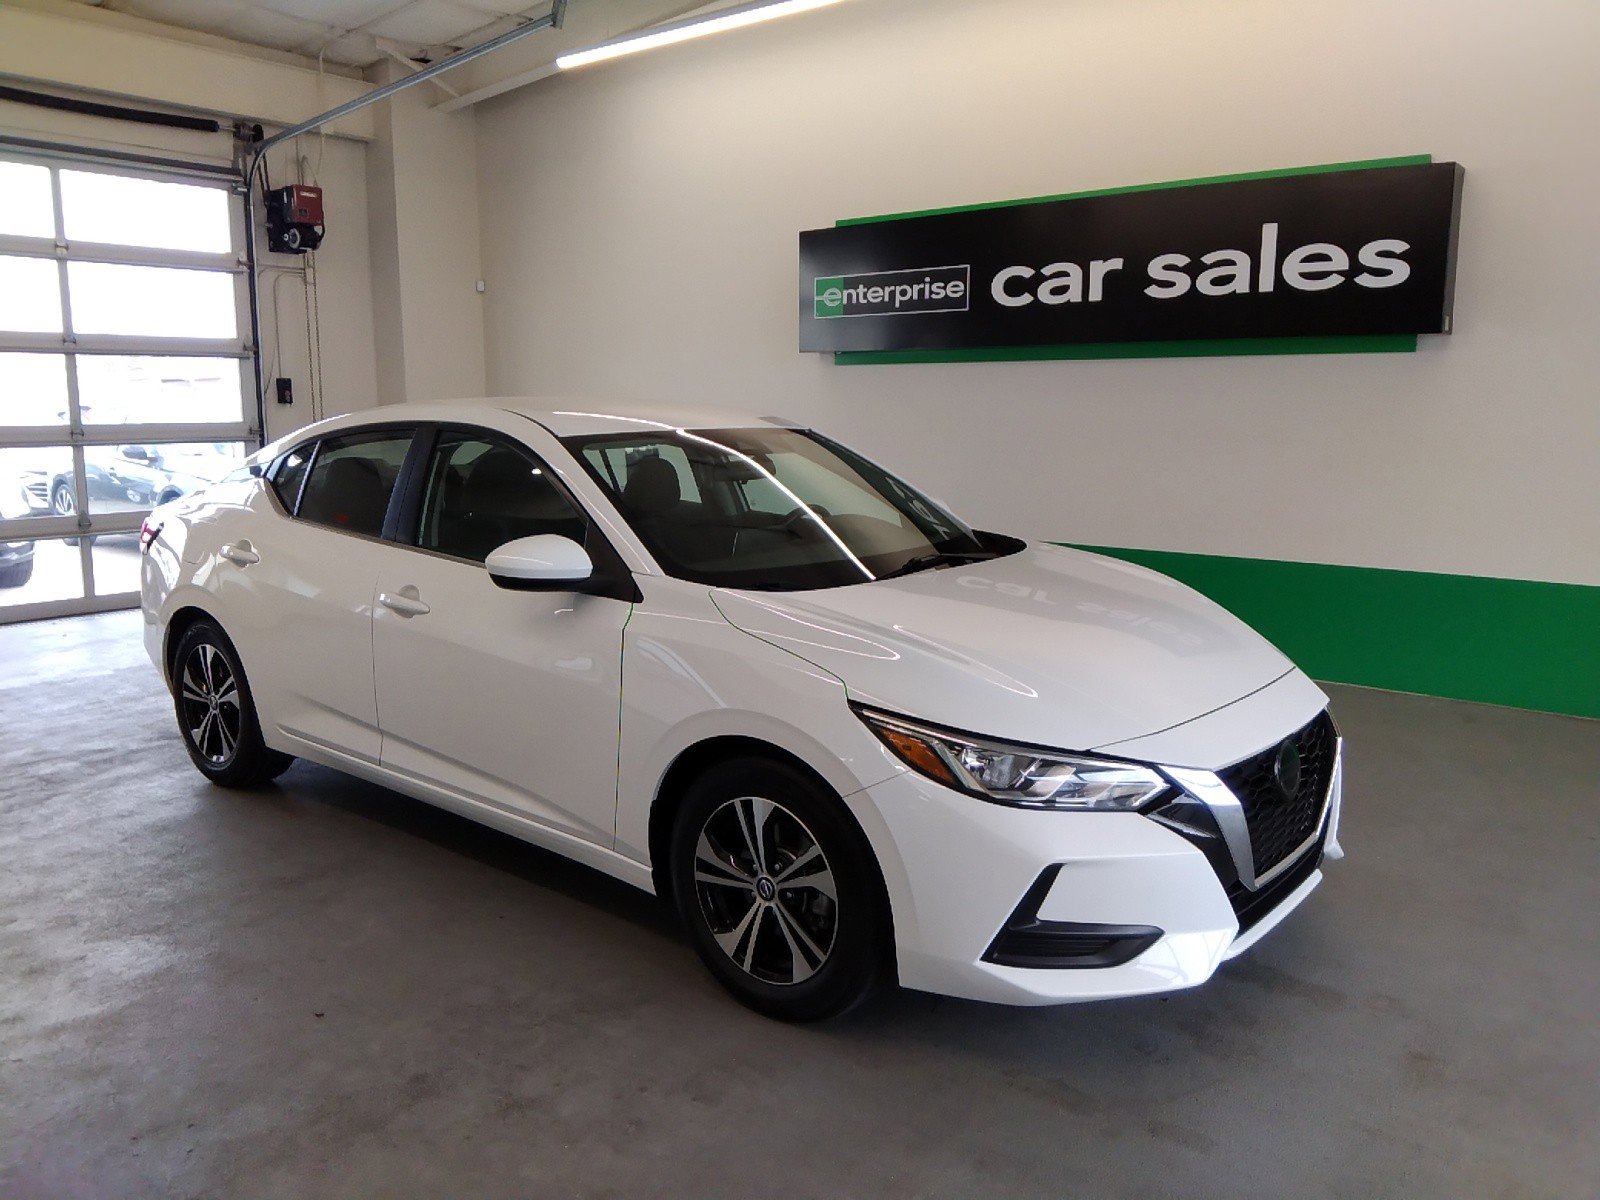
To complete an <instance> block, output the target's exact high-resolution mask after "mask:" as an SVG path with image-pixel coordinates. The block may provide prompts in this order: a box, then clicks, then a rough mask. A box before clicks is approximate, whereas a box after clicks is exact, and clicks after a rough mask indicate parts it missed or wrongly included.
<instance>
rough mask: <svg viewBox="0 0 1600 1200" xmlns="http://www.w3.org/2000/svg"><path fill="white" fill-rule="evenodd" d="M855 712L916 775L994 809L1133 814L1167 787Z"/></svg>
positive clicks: (1134, 769)
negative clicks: (996, 806) (990, 804)
mask: <svg viewBox="0 0 1600 1200" xmlns="http://www.w3.org/2000/svg"><path fill="white" fill-rule="evenodd" d="M852 708H854V709H855V713H856V715H857V716H858V717H860V718H861V719H862V720H863V721H865V722H866V724H867V728H868V729H870V730H872V732H873V733H875V734H877V735H878V738H879V739H880V740H881V741H882V742H883V744H884V745H885V746H888V747H889V749H890V750H892V751H893V752H894V754H895V756H896V757H897V758H899V759H900V761H901V762H903V763H905V764H906V765H907V766H908V767H910V768H911V769H912V770H914V771H916V772H918V773H919V774H921V775H926V776H927V777H928V778H929V779H932V780H935V781H937V782H939V783H942V784H944V785H945V786H946V787H953V788H955V789H956V790H958V791H962V792H966V793H967V794H968V795H971V796H977V797H978V798H979V799H982V800H989V801H992V802H994V803H996V804H1009V805H1012V806H1014V807H1018V808H1045V809H1073V810H1080V811H1083V810H1087V811H1097V812H1129V811H1132V810H1134V809H1137V808H1139V807H1140V806H1141V805H1142V804H1144V803H1145V802H1146V801H1148V800H1151V799H1153V798H1155V797H1156V796H1158V795H1160V794H1161V793H1162V792H1164V791H1166V790H1167V788H1168V786H1169V785H1168V783H1167V781H1166V780H1165V779H1163V778H1162V777H1161V776H1160V775H1159V774H1157V773H1156V772H1155V771H1153V770H1151V769H1150V768H1149V767H1141V766H1138V765H1137V764H1135V763H1122V762H1113V761H1109V760H1107V759H1100V758H1089V757H1086V756H1084V755H1081V754H1066V753H1063V752H1060V751H1055V750H1041V749H1039V748H1038V747H1036V746H1019V745H1015V744H1012V743H1007V742H997V741H993V740H991V739H989V738H978V737H973V736H972V735H970V734H965V733H957V732H955V731H953V730H949V729H939V728H937V727H935V726H931V725H923V724H921V723H919V722H916V721H907V720H905V719H904V718H903V717H895V716H891V715H889V714H888V713H881V712H876V711H874V710H873V709H870V708H860V707H856V706H854V705H852Z"/></svg>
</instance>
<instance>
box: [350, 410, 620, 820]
mask: <svg viewBox="0 0 1600 1200" xmlns="http://www.w3.org/2000/svg"><path fill="white" fill-rule="evenodd" d="M424 436H425V437H426V435H424ZM414 461H415V462H416V463H417V474H416V477H415V483H414V484H413V488H414V490H415V494H416V497H417V500H416V502H415V504H414V505H413V508H412V513H411V515H408V516H407V517H406V518H404V525H403V526H402V527H401V528H400V529H398V530H397V531H396V538H397V540H398V541H401V542H408V543H410V547H411V548H410V549H409V550H399V549H396V551H395V553H394V556H393V557H391V558H388V559H386V560H385V561H384V563H383V566H382V569H381V571H380V574H379V577H378V595H379V603H378V606H377V609H376V616H375V618H374V621H373V630H372V645H373V656H374V669H375V676H376V680H377V694H378V714H379V718H380V721H381V724H382V728H383V765H384V766H385V767H389V768H391V769H393V770H395V771H399V772H401V773H403V774H406V775H410V776H412V777H415V778H417V779H420V780H422V781H424V782H426V783H429V784H432V785H434V786H437V787H442V788H445V789H447V790H449V791H452V792H455V793H457V794H460V795H464V796H466V797H468V798H471V799H474V800H478V801H480V802H483V803H487V804H489V805H492V806H494V807H496V808H499V809H501V810H504V811H507V812H510V813H513V814H516V815H518V816H522V817H526V818H529V819H531V820H534V821H537V822H539V823H540V824H541V825H544V826H547V827H549V828H552V829H555V830H559V831H561V832H563V833H567V834H570V835H572V836H575V837H578V838H582V839H583V840H584V841H587V842H592V843H594V844H597V845H601V846H604V847H607V848H609V847H610V846H611V845H612V841H613V835H614V832H615V825H616V784H617V729H618V713H619V705H620V702H621V687H622V674H621V673H622V630H623V626H624V625H625V624H626V623H627V620H628V615H629V613H630V612H631V611H632V605H631V604H630V603H629V602H627V601H625V600H617V599H612V598H609V597H603V596H589V595H580V594H578V593H576V592H570V591H552V592H530V591H508V590H506V589H503V588H501V587H498V586H496V585H495V583H494V582H493V581H492V580H491V579H490V578H489V573H488V571H487V570H486V569H485V568H484V565H483V561H484V559H485V558H486V557H487V556H488V554H489V552H490V551H491V550H494V549H496V548H497V547H499V546H500V545H502V544H504V543H505V542H508V541H511V540H513V539H515V538H519V537H528V536H531V535H534V534H541V533H544V534H551V533H553V534H560V535H562V536H566V537H571V538H573V539H574V540H577V541H579V542H582V543H584V544H585V546H586V547H587V548H588V549H589V553H590V556H591V557H592V558H595V559H596V561H597V563H598V562H601V561H603V560H604V558H605V556H606V555H608V554H611V553H613V552H612V551H611V550H610V547H609V545H607V544H605V543H604V542H603V540H602V539H601V537H600V535H599V533H598V532H597V531H596V530H595V529H594V526H593V523H592V522H591V521H590V520H589V518H588V517H587V515H586V514H585V513H584V512H583V510H582V509H581V507H580V506H579V505H578V504H577V502H576V501H575V500H574V499H573V498H572V497H571V495H570V493H568V492H567V491H566V490H565V488H564V487H563V486H561V485H560V484H558V482H557V481H556V479H555V478H554V476H553V474H552V472H551V471H550V469H549V468H548V466H547V465H546V464H545V463H544V462H543V461H542V460H541V459H540V458H539V457H538V456H536V455H535V454H534V453H533V452H532V451H531V450H529V449H528V448H527V447H526V446H525V445H523V444H522V443H521V442H519V441H517V440H515V439H512V438H510V437H507V436H505V435H503V434H500V433H495V432H491V431H488V430H483V429H472V428H445V429H441V430H439V431H438V432H437V434H436V436H435V440H434V444H433V445H432V446H431V447H429V448H428V449H427V450H426V452H425V453H424V451H423V448H422V447H421V446H419V448H418V452H417V456H416V458H415V460H414Z"/></svg>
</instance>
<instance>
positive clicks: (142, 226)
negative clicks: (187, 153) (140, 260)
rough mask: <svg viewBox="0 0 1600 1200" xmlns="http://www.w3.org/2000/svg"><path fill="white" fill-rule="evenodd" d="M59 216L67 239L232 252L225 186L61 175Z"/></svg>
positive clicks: (87, 174)
mask: <svg viewBox="0 0 1600 1200" xmlns="http://www.w3.org/2000/svg"><path fill="white" fill-rule="evenodd" d="M61 215H62V219H63V222H64V224H65V229H66V235H67V240H68V241H74V242H77V241H83V242H114V243H116V244H118V245H123V246H149V247H154V248H158V249H162V250H200V251H207V252H210V253H213V254H226V253H228V251H230V250H232V249H233V230H232V227H231V225H230V224H229V213H228V193H227V192H226V191H224V190H223V189H221V188H212V187H198V186H196V185H194V184H189V183H163V182H160V181H158V180H154V179H130V178H128V177H127V176H124V175H100V174H96V173H93V172H89V171H62V172H61Z"/></svg>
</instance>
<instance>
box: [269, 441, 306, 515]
mask: <svg viewBox="0 0 1600 1200" xmlns="http://www.w3.org/2000/svg"><path fill="white" fill-rule="evenodd" d="M315 444H316V443H315V442H307V443H306V444H305V445H304V446H297V447H295V448H294V449H293V450H291V451H289V453H287V454H285V455H284V456H283V457H282V458H280V459H279V460H278V469H277V470H276V471H274V472H273V473H272V480H271V483H272V490H273V491H274V492H276V493H277V494H278V503H279V504H281V505H283V507H284V510H285V511H286V512H288V513H289V514H290V515H291V516H292V515H293V514H294V506H295V504H296V503H297V502H298V501H299V499H300V485H301V484H302V483H303V482H304V481H305V477H306V467H307V466H309V465H310V463H311V448H312V446H314V445H315Z"/></svg>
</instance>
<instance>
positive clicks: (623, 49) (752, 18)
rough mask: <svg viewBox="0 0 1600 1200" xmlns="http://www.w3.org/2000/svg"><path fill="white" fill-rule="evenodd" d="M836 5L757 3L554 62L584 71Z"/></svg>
mask: <svg viewBox="0 0 1600 1200" xmlns="http://www.w3.org/2000/svg"><path fill="white" fill-rule="evenodd" d="M838 3H839V0H757V2H756V3H754V4H740V5H737V6H735V7H733V8H727V9H723V10H722V11H721V12H715V13H711V14H709V15H707V16H703V17H690V18H688V19H687V20H683V21H674V22H672V23H671V24H668V25H660V26H657V27H656V28H654V29H646V30H643V31H642V32H640V33H635V34H632V35H630V36H628V37H624V38H618V39H617V40H616V41H614V42H604V43H602V44H601V45H598V46H592V47H590V48H589V49H588V50H578V51H575V52H574V53H572V54H563V55H562V56H561V57H560V58H558V59H556V66H558V67H560V68H561V69H562V70H563V71H568V70H571V69H572V68H573V67H585V66H588V65H589V64H590V63H596V62H604V61H605V60H606V59H608V58H620V57H621V56H622V55H624V54H637V53H639V51H641V50H654V49H655V48H656V47H657V46H671V45H675V44H676V43H678V42H687V41H689V40H690V39H691V38H697V37H705V36H706V35H707V34H711V33H722V32H723V31H724V30H728V29H742V28H744V27H745V26H746V25H755V24H757V23H758V22H760V21H770V20H772V19H773V18H774V17H787V16H789V15H790V14H792V13H803V12H810V11H811V10H812V9H814V8H824V7H826V6H827V5H829V4H838Z"/></svg>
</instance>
